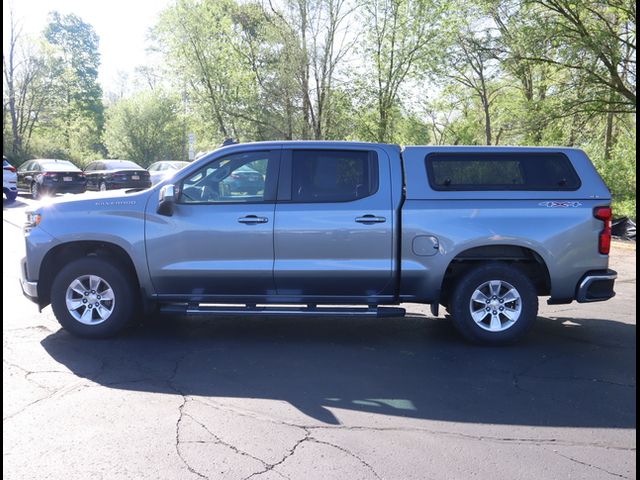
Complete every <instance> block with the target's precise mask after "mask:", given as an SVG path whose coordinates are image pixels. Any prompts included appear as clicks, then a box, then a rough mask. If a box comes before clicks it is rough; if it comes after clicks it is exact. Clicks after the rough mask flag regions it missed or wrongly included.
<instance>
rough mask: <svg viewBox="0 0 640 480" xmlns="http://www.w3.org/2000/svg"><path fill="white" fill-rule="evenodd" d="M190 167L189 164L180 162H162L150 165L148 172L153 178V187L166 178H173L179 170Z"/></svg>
mask: <svg viewBox="0 0 640 480" xmlns="http://www.w3.org/2000/svg"><path fill="white" fill-rule="evenodd" d="M187 165H189V162H178V161H172V160H162V161H160V162H155V163H152V164H151V165H149V168H147V170H148V171H149V175H150V178H151V185H156V184H157V183H158V182H161V181H162V180H164V179H165V178H169V177H171V176H172V175H173V174H175V173H176V172H177V171H178V170H180V169H181V168H183V167H186V166H187Z"/></svg>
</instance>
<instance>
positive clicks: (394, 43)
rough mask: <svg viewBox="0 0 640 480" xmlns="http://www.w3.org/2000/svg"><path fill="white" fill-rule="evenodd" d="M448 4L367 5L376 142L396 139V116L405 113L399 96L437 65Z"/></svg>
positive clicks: (393, 0)
mask: <svg viewBox="0 0 640 480" xmlns="http://www.w3.org/2000/svg"><path fill="white" fill-rule="evenodd" d="M446 8H447V5H446V2H432V1H431V0H367V1H366V2H365V4H364V19H363V20H364V23H365V25H366V29H367V31H366V33H365V35H364V45H363V46H364V53H365V55H366V59H365V60H366V64H367V66H368V68H367V71H366V72H365V74H364V75H363V76H362V77H363V87H364V89H365V91H366V92H370V93H371V96H372V97H373V99H374V101H375V105H374V106H373V108H374V109H375V112H376V118H375V124H376V125H375V131H374V132H371V133H372V137H373V139H375V140H376V141H378V142H387V141H390V140H391V138H392V126H393V125H392V123H393V116H394V111H396V110H397V109H398V108H399V98H398V96H399V92H400V88H401V87H402V86H403V85H404V84H405V82H406V81H407V80H408V79H409V78H410V77H411V76H412V75H414V74H416V73H417V72H416V68H415V67H416V65H417V64H418V63H421V62H422V63H423V65H422V67H423V68H424V59H425V58H432V59H433V60H435V61H437V59H438V58H439V56H438V55H437V54H436V52H437V48H435V39H436V37H437V34H438V29H439V28H441V21H442V18H443V12H444V11H445V10H446Z"/></svg>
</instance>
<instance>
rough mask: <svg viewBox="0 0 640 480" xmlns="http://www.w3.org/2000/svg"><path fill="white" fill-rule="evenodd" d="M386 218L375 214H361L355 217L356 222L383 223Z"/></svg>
mask: <svg viewBox="0 0 640 480" xmlns="http://www.w3.org/2000/svg"><path fill="white" fill-rule="evenodd" d="M386 221H387V219H386V218H384V217H376V216H375V215H363V216H362V217H356V222H358V223H365V224H368V223H384V222H386Z"/></svg>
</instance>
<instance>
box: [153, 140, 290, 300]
mask: <svg viewBox="0 0 640 480" xmlns="http://www.w3.org/2000/svg"><path fill="white" fill-rule="evenodd" d="M279 155H280V151H279V150H269V151H250V152H245V153H235V154H232V155H228V156H225V157H222V158H218V159H215V160H212V161H210V162H208V163H204V164H203V166H202V167H201V168H199V169H198V170H195V171H193V170H192V171H190V172H189V173H185V174H184V175H183V176H182V178H180V177H176V190H177V202H176V205H175V207H174V211H173V215H172V216H163V215H159V214H157V213H156V206H157V201H155V202H154V201H152V202H149V207H148V209H147V218H146V247H147V258H148V263H149V272H150V274H151V279H152V282H153V285H154V287H155V289H156V293H158V294H160V295H170V296H180V297H184V296H189V297H192V298H193V299H194V300H196V299H198V300H200V301H204V300H207V299H210V300H211V301H215V300H221V301H222V300H223V299H224V300H225V301H229V300H232V299H233V298H235V297H236V296H237V297H238V298H239V297H247V296H251V295H258V296H267V295H274V294H275V285H274V281H273V258H274V257H273V225H274V210H275V195H276V184H277V175H278V164H279Z"/></svg>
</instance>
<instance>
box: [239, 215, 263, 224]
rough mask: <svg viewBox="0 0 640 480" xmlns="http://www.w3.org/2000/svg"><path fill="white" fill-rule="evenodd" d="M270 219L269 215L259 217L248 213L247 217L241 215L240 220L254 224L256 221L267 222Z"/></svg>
mask: <svg viewBox="0 0 640 480" xmlns="http://www.w3.org/2000/svg"><path fill="white" fill-rule="evenodd" d="M268 221H269V219H268V218H267V217H258V216H257V215H247V216H246V217H240V218H239V219H238V222H240V223H244V224H247V225H253V224H256V223H267V222H268Z"/></svg>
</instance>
